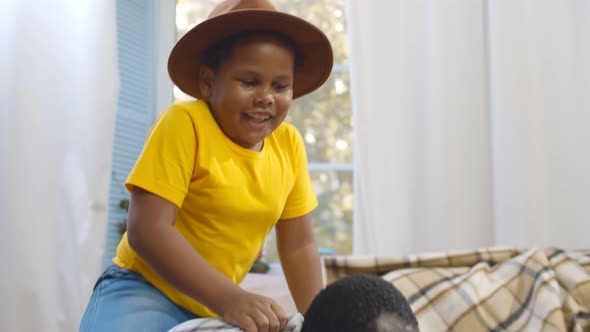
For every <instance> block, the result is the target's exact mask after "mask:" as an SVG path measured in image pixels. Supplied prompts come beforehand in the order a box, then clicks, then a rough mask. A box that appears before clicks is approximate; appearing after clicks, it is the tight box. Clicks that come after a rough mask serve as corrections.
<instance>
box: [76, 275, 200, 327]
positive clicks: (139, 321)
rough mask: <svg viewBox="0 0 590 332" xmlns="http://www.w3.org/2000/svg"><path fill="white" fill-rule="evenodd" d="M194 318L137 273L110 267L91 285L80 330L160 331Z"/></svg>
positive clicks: (193, 315) (194, 316)
mask: <svg viewBox="0 0 590 332" xmlns="http://www.w3.org/2000/svg"><path fill="white" fill-rule="evenodd" d="M195 318H198V317H197V316H196V315H195V314H193V313H191V312H189V311H187V310H186V309H184V308H182V307H180V306H178V305H176V304H175V303H173V302H172V301H170V300H169V299H168V297H166V295H164V294H163V293H162V292H160V291H159V290H157V289H156V288H155V287H154V286H152V285H151V284H150V283H149V282H147V280H145V279H144V278H143V277H142V276H141V275H140V274H137V273H135V272H133V271H130V270H127V269H122V268H120V267H117V266H115V265H111V266H109V267H108V268H107V269H106V270H105V271H104V273H103V274H102V275H101V276H100V278H98V281H97V282H96V285H94V291H93V293H92V297H91V298H90V303H88V307H87V308H86V312H85V313H84V317H82V322H81V323H80V331H81V332H87V331H100V332H102V331H109V332H110V331H112V332H116V331H150V332H151V331H154V332H162V331H168V330H169V329H171V328H172V327H174V326H176V325H178V324H180V323H182V322H184V321H187V320H189V319H195Z"/></svg>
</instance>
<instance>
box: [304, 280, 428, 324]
mask: <svg viewBox="0 0 590 332" xmlns="http://www.w3.org/2000/svg"><path fill="white" fill-rule="evenodd" d="M398 331H399V332H402V331H404V332H406V331H408V332H410V331H411V332H416V331H419V328H418V321H417V320H416V316H414V313H413V312H412V309H411V308H410V305H409V304H408V301H407V300H406V298H405V297H404V295H403V294H402V293H401V292H400V291H399V290H398V289H397V288H396V287H395V286H394V285H393V284H391V283H390V282H387V281H385V280H384V279H382V278H380V277H378V276H375V275H369V274H353V275H350V276H347V277H344V278H342V279H339V280H337V281H335V282H333V283H332V284H330V285H328V286H327V287H326V288H325V289H323V290H322V291H321V292H320V293H319V294H318V295H317V296H316V297H315V298H314V300H313V301H312V303H311V305H310V306H309V309H308V310H307V312H306V313H305V320H304V321H303V328H302V330H301V332H398Z"/></svg>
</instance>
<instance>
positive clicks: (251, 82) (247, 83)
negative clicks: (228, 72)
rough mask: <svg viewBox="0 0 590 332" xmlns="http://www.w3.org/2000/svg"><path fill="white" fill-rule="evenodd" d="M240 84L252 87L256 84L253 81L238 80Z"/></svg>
mask: <svg viewBox="0 0 590 332" xmlns="http://www.w3.org/2000/svg"><path fill="white" fill-rule="evenodd" d="M240 82H241V83H242V84H243V85H246V86H252V85H255V84H256V81H255V80H240Z"/></svg>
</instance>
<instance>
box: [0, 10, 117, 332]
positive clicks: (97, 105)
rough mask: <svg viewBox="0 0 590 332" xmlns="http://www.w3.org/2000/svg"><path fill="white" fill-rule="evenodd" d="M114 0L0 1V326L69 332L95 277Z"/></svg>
mask: <svg viewBox="0 0 590 332" xmlns="http://www.w3.org/2000/svg"><path fill="white" fill-rule="evenodd" d="M115 18H116V14H115V1H114V0H91V1H79V0H69V1H68V0H59V1H42V0H30V1H20V0H8V1H6V0H5V1H3V2H2V4H0V49H2V52H1V53H0V66H1V67H0V68H1V73H2V74H1V75H0V103H1V107H0V153H1V154H0V155H1V158H2V160H1V162H0V176H1V182H0V187H1V189H0V190H1V191H0V192H1V196H0V255H2V256H1V257H2V273H1V276H0V294H1V300H0V301H1V308H0V330H1V331H56V332H57V331H60V332H63V331H77V330H78V324H79V320H80V318H81V315H82V312H83V310H84V307H85V306H86V304H87V301H88V299H89V296H90V292H91V290H92V285H93V283H94V282H95V279H96V277H97V275H98V274H99V272H100V267H101V266H100V264H101V258H102V250H103V245H104V238H105V225H106V221H107V213H106V212H107V199H108V185H109V179H110V169H111V141H112V134H113V129H114V128H113V127H114V116H115V111H116V106H117V105H116V103H117V95H118V89H119V83H118V72H117V53H116V25H115Z"/></svg>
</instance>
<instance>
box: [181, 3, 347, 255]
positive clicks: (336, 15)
mask: <svg viewBox="0 0 590 332" xmlns="http://www.w3.org/2000/svg"><path fill="white" fill-rule="evenodd" d="M219 2H220V0H178V1H177V7H176V28H177V39H179V38H180V37H182V36H183V35H184V33H186V32H187V31H188V30H190V29H191V28H192V27H193V26H194V25H196V24H198V23H200V22H202V21H203V20H204V19H205V18H206V17H207V15H208V14H209V12H210V11H211V10H212V9H213V8H214V7H215V6H216V5H217V4H218V3H219ZM273 4H274V5H275V6H276V7H277V8H278V9H279V10H281V11H284V12H287V13H290V14H293V15H296V16H299V17H302V18H304V19H306V20H307V21H309V22H311V23H313V24H315V25H316V26H318V27H320V28H321V29H322V30H323V31H324V32H325V33H326V35H327V36H328V38H329V40H330V41H331V43H332V47H333V48H334V62H335V65H334V69H333V72H332V75H331V77H330V79H329V80H328V81H327V82H326V83H325V84H324V86H322V88H321V89H319V90H318V91H316V92H314V93H312V94H311V95H307V96H305V97H302V98H299V99H297V100H296V101H295V102H294V103H293V106H292V107H291V110H290V112H289V115H288V116H287V119H286V121H287V122H289V123H291V124H293V125H295V126H296V127H297V128H298V129H299V131H300V132H301V135H302V136H303V138H304V140H305V144H306V149H307V155H308V161H309V171H310V174H311V178H312V181H313V184H314V188H315V191H316V193H317V195H318V199H319V206H318V208H317V209H316V210H315V211H314V212H313V220H314V232H315V235H316V238H317V241H318V244H319V246H320V247H323V248H327V249H331V250H333V251H334V252H335V253H338V254H351V253H352V200H353V199H352V195H353V192H352V113H351V104H350V89H349V87H350V84H349V82H350V81H349V67H348V45H347V36H346V22H345V18H346V15H345V4H346V0H273ZM174 95H175V99H176V101H181V100H190V99H192V97H188V96H186V95H185V94H183V93H182V92H181V91H180V90H179V89H178V88H175V89H174ZM275 247H276V246H275V237H274V233H273V234H272V235H271V236H270V237H269V240H268V243H267V246H266V249H265V250H266V252H265V256H266V257H267V259H268V260H270V261H276V260H277V254H276V248H275Z"/></svg>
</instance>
